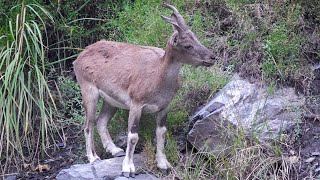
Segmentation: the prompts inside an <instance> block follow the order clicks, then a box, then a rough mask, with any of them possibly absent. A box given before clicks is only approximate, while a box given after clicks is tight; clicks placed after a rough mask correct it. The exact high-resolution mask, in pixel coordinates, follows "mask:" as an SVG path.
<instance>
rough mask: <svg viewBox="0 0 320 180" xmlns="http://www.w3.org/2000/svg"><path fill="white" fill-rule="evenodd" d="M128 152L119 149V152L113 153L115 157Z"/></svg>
mask: <svg viewBox="0 0 320 180" xmlns="http://www.w3.org/2000/svg"><path fill="white" fill-rule="evenodd" d="M125 155H126V153H125V152H124V151H119V152H117V153H115V154H114V155H112V156H113V157H122V156H125Z"/></svg>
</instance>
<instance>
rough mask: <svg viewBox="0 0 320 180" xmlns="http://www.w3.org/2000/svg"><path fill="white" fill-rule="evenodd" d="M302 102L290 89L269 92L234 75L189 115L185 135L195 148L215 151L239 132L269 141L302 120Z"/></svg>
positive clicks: (224, 145)
mask: <svg viewBox="0 0 320 180" xmlns="http://www.w3.org/2000/svg"><path fill="white" fill-rule="evenodd" d="M269 91H270V90H269ZM304 103H305V100H304V98H303V97H301V96H298V95H297V94H296V93H295V91H294V89H293V88H283V89H279V90H276V91H275V92H269V93H268V90H267V88H266V87H265V86H259V85H257V84H252V83H249V82H248V81H245V80H243V79H241V78H240V77H239V76H234V77H233V78H232V80H231V81H230V82H229V83H228V84H227V85H226V86H225V87H224V88H223V89H221V90H220V91H219V92H218V93H217V94H216V95H215V96H214V98H213V99H212V100H211V101H210V102H209V103H208V104H207V105H205V106H204V107H203V108H201V109H200V110H199V111H198V112H196V113H195V115H194V116H193V117H192V118H191V120H190V121H191V122H190V123H191V125H190V126H191V127H192V129H191V130H190V131H189V133H188V137H187V138H188V140H189V142H191V144H193V145H194V146H195V147H196V148H197V149H201V148H202V149H207V150H209V151H212V152H217V153H219V152H221V150H223V149H227V148H228V147H229V145H230V144H231V142H232V141H233V140H234V138H237V137H236V136H238V135H239V133H243V134H244V135H245V137H250V138H253V139H255V140H258V141H259V142H261V143H268V142H271V141H272V140H274V139H276V138H278V137H279V135H281V133H282V132H284V131H286V130H288V129H290V128H292V127H293V125H295V124H296V123H299V122H301V116H302V113H303V105H304Z"/></svg>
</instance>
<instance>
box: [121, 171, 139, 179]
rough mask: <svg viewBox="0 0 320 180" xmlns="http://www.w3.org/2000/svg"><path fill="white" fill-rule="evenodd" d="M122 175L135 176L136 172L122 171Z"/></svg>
mask: <svg viewBox="0 0 320 180" xmlns="http://www.w3.org/2000/svg"><path fill="white" fill-rule="evenodd" d="M121 176H123V177H126V178H130V177H132V178H134V177H135V176H136V174H135V173H134V172H122V173H121Z"/></svg>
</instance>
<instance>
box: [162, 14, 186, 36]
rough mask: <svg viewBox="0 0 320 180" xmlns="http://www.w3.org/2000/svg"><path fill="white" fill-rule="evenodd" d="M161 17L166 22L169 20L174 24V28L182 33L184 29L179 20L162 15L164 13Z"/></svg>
mask: <svg viewBox="0 0 320 180" xmlns="http://www.w3.org/2000/svg"><path fill="white" fill-rule="evenodd" d="M161 18H162V19H163V20H164V21H165V22H167V23H169V24H172V26H173V28H174V29H175V30H177V31H178V32H179V33H181V32H182V31H183V30H182V28H181V27H180V26H179V25H178V24H177V22H176V21H175V20H174V19H172V18H169V17H166V16H162V15H161Z"/></svg>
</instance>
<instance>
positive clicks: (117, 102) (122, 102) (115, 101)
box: [99, 90, 130, 110]
mask: <svg viewBox="0 0 320 180" xmlns="http://www.w3.org/2000/svg"><path fill="white" fill-rule="evenodd" d="M99 94H100V96H101V97H102V99H103V100H104V101H106V102H107V103H109V104H110V105H111V106H113V107H117V108H121V109H127V110H129V104H130V103H129V102H127V101H128V99H130V98H129V97H127V96H124V97H118V98H114V97H111V96H109V95H108V94H106V93H105V92H103V91H101V90H99Z"/></svg>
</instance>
